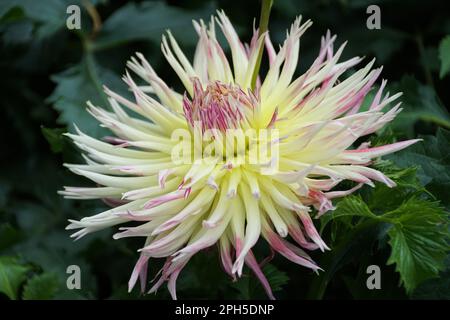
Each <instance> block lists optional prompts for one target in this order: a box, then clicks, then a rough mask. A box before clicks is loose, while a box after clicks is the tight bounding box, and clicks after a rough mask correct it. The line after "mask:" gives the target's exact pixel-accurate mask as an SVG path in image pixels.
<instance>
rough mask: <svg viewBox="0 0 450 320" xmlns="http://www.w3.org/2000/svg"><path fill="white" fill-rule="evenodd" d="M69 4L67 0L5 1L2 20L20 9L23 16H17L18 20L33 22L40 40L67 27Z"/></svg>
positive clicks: (1, 8) (0, 10) (2, 6)
mask: <svg viewBox="0 0 450 320" xmlns="http://www.w3.org/2000/svg"><path fill="white" fill-rule="evenodd" d="M72 2H73V1H72ZM69 4H70V1H65V0H64V1H61V0H41V1H35V0H22V1H15V0H3V1H2V4H1V5H0V18H1V17H2V16H3V15H5V14H7V13H9V12H10V11H11V10H13V9H19V10H20V12H21V15H19V16H17V15H16V18H18V17H21V18H22V19H27V20H29V21H32V22H33V23H34V24H35V27H36V30H35V34H36V35H37V36H38V37H40V38H42V37H47V36H49V35H51V34H53V33H55V32H56V31H58V30H59V29H61V28H62V27H63V26H65V22H66V19H67V14H66V8H67V6H68V5H69Z"/></svg>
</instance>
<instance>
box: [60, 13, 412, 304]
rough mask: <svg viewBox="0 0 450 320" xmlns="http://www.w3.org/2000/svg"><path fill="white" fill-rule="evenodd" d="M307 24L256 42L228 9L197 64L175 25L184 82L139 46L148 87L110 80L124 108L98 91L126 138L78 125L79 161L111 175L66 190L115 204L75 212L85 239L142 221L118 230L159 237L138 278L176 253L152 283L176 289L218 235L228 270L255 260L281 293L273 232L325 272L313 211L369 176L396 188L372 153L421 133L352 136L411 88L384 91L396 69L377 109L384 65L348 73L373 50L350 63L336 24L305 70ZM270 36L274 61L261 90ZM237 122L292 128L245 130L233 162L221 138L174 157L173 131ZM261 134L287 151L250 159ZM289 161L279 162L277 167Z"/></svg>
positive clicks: (171, 53)
mask: <svg viewBox="0 0 450 320" xmlns="http://www.w3.org/2000/svg"><path fill="white" fill-rule="evenodd" d="M300 22H301V18H298V19H297V20H295V22H294V23H293V24H292V26H291V28H290V31H289V32H288V34H287V38H286V40H285V41H284V43H283V45H282V46H281V47H280V49H279V50H278V51H276V50H275V49H274V47H273V45H272V43H271V41H270V38H269V36H268V34H262V35H261V36H259V35H258V31H257V30H254V35H253V37H252V39H251V41H250V43H249V44H243V43H242V42H241V41H240V40H239V38H238V35H237V33H236V31H235V30H234V28H233V26H232V25H231V23H230V21H229V19H228V18H227V17H226V15H225V14H224V13H223V12H219V13H218V16H217V17H213V18H212V19H211V22H210V24H209V26H206V25H205V24H204V23H203V22H202V21H200V23H197V22H194V26H195V29H196V31H197V33H198V36H199V41H198V45H197V49H196V52H195V56H194V60H193V63H191V62H190V61H189V59H188V58H187V57H186V56H185V55H184V54H183V52H182V50H181V49H180V47H179V46H178V44H177V42H176V41H175V39H174V38H173V36H172V35H171V34H170V32H169V33H168V34H167V36H164V37H163V39H162V52H163V54H164V56H165V57H166V59H167V61H168V63H169V64H170V66H171V67H172V68H173V69H174V71H175V72H176V74H177V75H178V77H179V78H180V80H181V82H182V83H183V85H184V87H185V92H184V94H180V93H177V92H175V91H174V90H172V89H171V88H170V87H169V86H168V85H167V84H166V83H164V81H163V80H162V79H161V78H160V77H159V76H158V75H157V74H156V73H155V71H154V70H153V69H152V67H151V66H150V64H149V63H148V62H147V61H146V60H145V58H144V57H143V56H142V55H141V54H137V56H136V57H133V58H131V60H130V61H129V62H128V64H127V66H128V68H129V69H130V70H132V71H133V72H134V73H136V74H137V75H138V76H139V77H140V78H142V79H143V81H145V82H146V83H147V85H144V86H141V85H138V84H137V83H136V82H135V81H134V80H133V79H132V77H131V76H130V75H129V74H128V72H127V73H126V75H125V76H124V81H125V82H126V84H127V85H128V86H129V88H130V90H131V92H132V94H133V95H134V99H133V101H131V100H128V99H126V98H124V97H122V96H120V95H118V94H117V93H114V92H112V91H111V90H109V89H108V88H105V92H106V94H107V96H108V97H109V102H110V104H111V109H110V111H106V110H104V109H101V108H99V107H97V106H94V105H92V104H91V103H88V111H89V112H90V113H91V114H92V115H93V116H94V117H95V118H96V119H98V121H99V122H100V123H101V124H102V125H103V126H105V127H106V128H108V129H110V130H111V131H112V133H113V134H114V136H110V137H105V138H104V139H103V141H100V140H97V139H95V138H92V137H90V136H88V135H86V134H84V133H82V132H81V131H79V130H77V134H67V135H68V136H69V137H70V138H71V139H73V141H74V143H75V144H76V145H77V146H78V147H79V148H80V149H81V150H82V151H84V152H85V159H86V164H82V165H76V164H66V166H67V167H68V168H69V169H70V170H71V171H73V172H74V173H76V174H79V175H82V176H84V177H86V178H88V179H90V180H92V181H94V182H95V183H96V184H97V185H98V186H97V187H92V188H79V187H65V190H64V191H61V194H63V195H64V196H66V197H67V198H75V199H98V198H100V199H103V200H104V201H105V202H106V203H107V204H109V205H111V206H112V207H113V208H112V209H110V210H107V211H105V212H102V213H99V214H97V215H94V216H91V217H86V218H83V219H81V220H80V221H73V220H70V222H71V223H70V224H69V225H68V227H67V229H80V230H78V231H77V232H75V233H74V234H73V235H72V237H75V238H77V239H78V238H80V237H83V236H84V235H86V234H88V233H91V232H94V231H97V230H101V229H104V228H108V227H111V226H115V225H119V224H126V223H129V222H131V223H132V224H129V225H128V226H126V227H121V228H119V230H120V232H119V233H116V234H115V235H114V239H120V238H123V237H144V238H145V243H144V245H143V247H142V248H141V249H140V250H139V252H140V257H139V259H138V260H137V263H136V266H135V268H134V270H133V272H132V275H131V279H130V281H129V290H131V289H132V288H133V286H134V285H135V283H136V282H137V280H138V279H140V281H141V286H142V288H143V289H144V287H145V283H146V274H147V263H148V261H149V259H150V258H165V259H166V262H165V264H164V266H163V267H162V270H161V272H160V274H159V275H160V278H159V280H157V281H156V283H154V285H153V287H152V288H151V289H150V292H155V291H156V290H157V289H158V288H159V287H160V286H161V284H163V283H164V282H165V281H167V282H168V288H169V291H170V293H171V295H172V297H173V298H176V293H175V283H176V279H177V277H178V275H179V273H180V271H181V270H182V269H183V267H184V266H185V265H186V264H187V263H188V261H189V259H190V258H191V257H192V256H193V255H194V254H196V253H197V252H199V251H200V250H202V249H205V248H207V247H210V246H212V245H214V244H216V243H217V244H218V247H219V250H220V258H221V262H222V265H223V268H224V270H225V271H226V273H228V274H229V275H230V276H231V277H232V278H233V279H235V277H236V276H240V275H241V274H242V269H243V266H244V264H246V265H247V266H248V267H249V268H250V269H251V270H252V271H253V272H254V273H255V274H256V276H257V277H258V279H259V280H260V281H261V283H262V285H263V286H264V288H265V290H266V292H267V294H268V295H269V297H270V298H273V295H272V292H271V289H270V286H269V284H268V281H267V279H266V278H265V276H264V274H263V272H262V271H261V268H260V266H259V264H258V262H257V260H256V258H255V256H254V254H253V252H252V248H253V246H254V245H255V244H256V243H257V241H258V240H259V238H260V237H262V238H264V240H265V241H267V243H268V244H269V246H270V248H271V249H272V250H273V251H275V252H278V253H279V254H281V255H282V256H284V257H285V258H287V259H289V260H291V261H292V262H294V263H297V264H299V265H302V266H304V267H306V268H310V269H312V270H313V271H317V270H319V269H320V268H319V266H317V265H316V264H315V263H314V261H313V260H312V259H311V258H310V256H309V255H308V254H307V253H306V252H305V251H304V250H315V249H320V250H322V251H324V250H327V249H328V247H327V245H326V244H325V243H324V241H323V240H322V239H321V237H320V235H319V233H318V232H317V230H316V228H315V226H314V224H313V221H312V218H311V216H312V215H313V212H315V213H316V217H320V216H321V215H322V214H324V213H326V212H327V211H329V210H332V209H333V205H332V201H331V200H332V199H333V198H336V197H342V196H346V195H348V194H350V193H352V192H354V191H355V190H357V189H358V188H360V187H361V186H362V185H364V184H368V185H370V186H373V181H379V182H382V183H385V184H386V185H388V186H389V187H394V186H395V183H394V182H393V181H391V180H390V179H389V178H387V177H386V176H385V175H383V173H381V172H379V171H377V170H374V169H372V168H370V164H371V162H372V159H374V158H377V157H379V156H382V155H385V154H388V153H391V152H394V151H398V150H400V149H403V148H405V147H407V146H409V145H411V144H413V143H414V142H416V141H417V140H409V141H403V142H398V143H394V144H390V145H385V146H379V147H373V148H371V147H370V145H369V144H368V143H363V144H362V145H361V146H359V147H357V148H352V145H353V144H354V143H355V141H356V140H357V139H358V138H360V137H362V136H366V135H368V134H371V133H373V132H375V131H376V130H378V129H380V128H381V127H383V126H384V125H385V124H386V123H388V122H390V121H391V120H392V119H394V117H395V116H396V115H397V114H398V113H399V112H400V111H401V109H400V107H399V105H400V104H397V105H396V106H394V107H393V108H391V109H389V110H386V109H387V107H388V105H389V103H390V102H392V101H393V100H395V99H397V98H398V97H399V96H400V94H395V95H393V96H389V94H386V95H384V96H383V88H384V87H385V85H386V81H382V83H381V86H380V88H379V89H378V91H377V92H376V94H375V96H374V98H373V101H372V102H371V104H370V106H369V107H368V108H367V110H360V107H361V104H362V102H363V100H364V98H365V96H366V95H367V93H368V92H369V91H370V90H371V88H372V86H373V85H374V83H375V81H376V80H377V78H378V76H379V75H380V72H381V68H379V69H374V70H371V69H372V66H373V64H374V62H373V61H371V62H369V63H368V64H367V65H366V66H365V67H363V68H361V69H359V70H358V71H356V72H354V73H353V74H352V75H350V76H348V77H347V78H344V77H343V74H344V72H345V71H346V70H348V69H349V68H352V67H354V66H356V65H357V64H358V63H359V62H361V60H362V59H361V58H359V57H355V58H352V59H349V60H346V61H343V62H339V58H340V56H341V54H342V51H343V49H344V46H345V44H343V45H342V46H340V47H339V49H338V50H337V51H334V50H333V43H334V41H335V39H336V37H335V36H331V35H330V33H327V35H326V36H325V37H323V38H322V43H321V49H320V51H319V53H318V56H317V58H316V59H315V61H314V62H313V64H312V65H311V66H310V68H309V69H308V70H307V71H306V72H305V73H304V74H302V75H301V76H299V77H298V78H295V77H294V72H295V69H296V66H297V62H298V51H299V45H300V37H301V35H302V34H303V33H304V32H305V31H306V29H308V28H309V27H310V26H311V21H306V22H305V23H303V24H301V23H300ZM215 24H217V25H218V26H219V29H220V30H221V32H222V33H223V34H224V36H225V38H226V40H227V42H228V44H229V46H230V49H231V50H230V51H231V62H230V61H229V59H228V58H227V56H226V54H225V53H224V51H223V49H222V47H221V45H220V44H219V42H218V40H217V38H216V28H215ZM263 45H265V48H266V50H267V55H268V60H269V64H270V66H269V69H268V72H267V74H266V75H265V77H259V78H258V80H257V82H256V86H255V88H254V89H252V88H251V82H252V77H253V73H254V70H255V65H256V64H257V63H256V62H257V56H258V51H259V48H260V47H261V46H263ZM124 107H125V108H126V109H127V110H128V111H130V113H127V112H126V111H125V110H124ZM230 129H233V130H237V129H241V130H248V129H253V130H254V131H255V132H256V133H259V132H263V131H264V130H266V131H267V130H269V131H274V130H276V131H277V132H278V136H277V138H273V139H265V141H263V140H264V139H262V138H260V136H258V135H254V136H252V137H251V138H250V139H248V141H247V140H246V139H247V138H244V140H246V142H245V143H244V144H243V145H242V144H241V146H240V147H239V146H238V147H236V148H232V149H231V150H232V152H231V154H232V156H231V157H227V159H226V160H224V155H223V153H222V152H220V148H218V149H215V150H216V151H215V152H210V153H206V154H205V153H202V157H201V158H200V159H196V161H193V162H192V163H185V162H183V163H177V162H176V161H174V159H173V150H174V149H175V148H176V146H177V145H178V143H179V141H178V140H177V139H173V137H172V135H173V132H175V131H177V130H183V131H184V132H187V133H189V134H191V136H190V137H191V139H192V141H194V140H195V138H196V137H198V136H199V135H200V136H202V135H206V133H208V132H209V137H210V139H209V140H208V141H209V142H210V141H213V142H224V141H225V142H227V141H228V142H229V137H228V135H227V133H228V131H229V130H230ZM203 138H204V137H203ZM206 140H207V139H206ZM206 140H205V139H203V140H198V139H197V140H195V141H194V143H193V144H192V149H193V150H194V149H195V150H196V151H198V150H200V151H204V150H205V149H206V148H207V146H208V143H207V142H206ZM189 141H191V140H189ZM225 144H226V143H225ZM229 145H231V143H230V144H229ZM258 146H259V147H261V148H265V149H268V146H269V147H270V148H272V149H271V150H272V151H273V150H275V149H273V147H274V146H275V147H276V152H272V153H270V154H269V156H268V158H265V159H264V160H261V159H260V161H253V162H251V163H250V162H248V161H243V158H245V157H246V155H248V153H250V152H251V151H252V149H254V148H256V147H258ZM188 149H189V150H191V148H188ZM224 149H226V150H228V151H229V148H228V149H227V147H225V148H224ZM199 160H200V161H199ZM206 160H208V161H206ZM275 163H276V169H275V170H264V169H267V168H268V167H271V168H272V167H273V164H275ZM343 180H350V181H353V182H354V187H353V188H351V189H349V190H342V188H339V187H338V184H339V183H340V182H341V181H343ZM313 208H314V210H313ZM133 222H134V224H133ZM293 242H295V243H296V244H293Z"/></svg>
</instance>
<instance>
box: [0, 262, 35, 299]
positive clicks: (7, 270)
mask: <svg viewBox="0 0 450 320" xmlns="http://www.w3.org/2000/svg"><path fill="white" fill-rule="evenodd" d="M29 270H30V268H29V267H28V266H26V265H22V264H20V263H19V262H18V260H17V259H16V258H14V257H6V256H5V257H0V292H3V293H4V294H6V295H7V296H8V297H9V298H10V299H12V300H15V299H17V294H18V290H19V287H20V285H21V284H22V282H23V281H24V280H25V278H26V274H27V272H28V271H29Z"/></svg>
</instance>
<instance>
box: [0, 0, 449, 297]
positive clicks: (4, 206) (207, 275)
mask: <svg viewBox="0 0 450 320" xmlns="http://www.w3.org/2000/svg"><path fill="white" fill-rule="evenodd" d="M82 3H83V2H82V1H78V0H76V1H69V0H40V1H36V0H21V1H18V0H3V1H0V70H1V72H2V77H1V78H0V93H1V97H2V100H1V108H2V117H1V119H0V128H1V130H2V141H3V148H2V156H1V157H0V163H1V169H0V299H168V298H169V297H170V296H169V294H168V292H167V290H166V288H165V287H162V288H161V289H160V291H159V292H158V294H157V295H142V294H140V291H139V290H138V289H137V288H135V290H134V291H133V292H131V293H128V292H127V282H128V278H129V276H130V273H131V271H132V268H133V266H134V263H135V262H136V260H137V258H138V254H137V252H136V250H137V249H139V248H140V247H141V246H142V245H143V244H142V243H141V241H140V240H139V239H138V240H136V239H122V240H120V241H114V240H113V239H112V237H111V235H112V233H113V232H114V230H106V231H102V232H99V233H96V234H92V235H89V236H87V237H85V238H83V239H81V240H79V241H78V242H75V243H74V242H73V241H72V239H70V238H69V232H68V231H66V230H64V228H65V226H66V224H67V219H80V218H81V217H83V216H87V215H91V214H93V213H97V212H100V211H102V210H104V209H105V206H104V205H103V204H102V203H101V202H100V201H86V202H81V201H70V200H63V199H62V198H61V197H60V196H58V195H57V194H56V192H57V190H59V189H61V188H62V186H64V185H88V184H89V183H88V182H87V181H85V180H83V179H81V178H79V177H76V176H75V175H72V174H70V173H69V172H67V171H66V169H64V168H63V166H62V163H63V162H71V163H77V162H80V161H81V159H80V155H79V153H78V151H77V150H76V149H75V148H74V146H73V144H71V143H70V141H69V140H68V139H66V138H65V137H64V136H62V133H63V132H66V131H67V130H69V131H73V130H74V123H76V124H77V125H78V127H79V128H80V129H81V130H83V131H85V132H86V133H89V134H92V135H94V136H97V137H99V136H102V135H103V134H104V133H105V130H104V129H103V128H101V127H100V126H99V125H98V123H97V122H96V121H95V120H94V119H93V118H92V117H91V116H90V115H89V114H88V113H87V112H86V110H85V107H86V101H87V100H90V101H91V102H92V103H93V104H96V105H99V106H102V107H106V106H107V103H106V97H105V95H104V93H103V89H102V87H103V85H107V86H108V87H110V88H111V89H113V90H115V91H118V92H120V93H121V94H124V95H127V94H128V92H127V88H126V86H125V84H124V83H123V82H122V81H121V79H120V78H121V75H122V74H123V73H124V71H125V64H126V61H127V60H128V59H129V57H130V56H131V55H133V54H134V53H135V52H137V51H139V52H142V53H143V54H144V55H145V56H146V57H147V58H148V60H149V61H150V62H151V63H152V66H153V67H154V68H155V70H156V72H158V74H159V75H160V76H161V77H162V78H163V79H164V80H167V83H168V84H169V85H170V86H172V87H174V88H176V89H180V90H181V88H182V86H181V83H180V81H179V79H177V77H176V74H175V73H174V72H173V71H172V70H171V68H170V67H169V66H168V64H167V63H166V62H165V60H164V58H163V55H162V53H161V51H160V44H159V42H160V39H161V36H162V34H163V33H164V32H165V30H166V29H171V31H172V33H173V34H174V36H175V37H176V38H177V39H178V40H179V42H180V44H181V45H182V47H183V50H185V51H186V53H187V56H188V57H191V56H192V54H193V52H194V49H195V44H196V39H197V38H196V36H195V32H194V29H193V28H192V24H191V20H192V19H199V18H203V19H205V20H208V19H209V15H210V14H212V13H214V11H215V9H219V8H220V9H224V10H225V12H226V13H227V14H228V15H229V16H230V19H231V21H232V22H233V24H235V26H236V28H237V30H238V33H239V34H240V35H241V36H242V37H243V38H244V39H248V40H249V38H250V35H251V32H252V29H251V28H252V22H253V19H254V18H255V17H257V16H258V14H259V4H260V3H259V1H256V0H252V1H224V0H218V1H209V0H205V1H203V0H196V1H168V0H167V1H164V0H160V1H128V2H127V1H111V0H109V1H108V0H95V1H93V0H91V1H90V3H92V5H93V6H95V8H96V11H97V12H98V14H99V16H100V18H101V20H102V23H101V27H100V28H99V29H95V30H94V28H93V25H94V24H93V21H92V18H91V16H90V15H89V13H88V11H87V10H86V8H85V7H84V6H83V4H82ZM70 4H77V5H80V7H81V15H82V21H81V23H82V29H81V30H75V31H69V30H67V29H66V27H65V24H66V18H67V14H66V8H67V6H68V5H70ZM370 4H378V5H379V6H380V8H381V13H382V15H381V25H382V29H381V30H368V29H367V28H366V19H367V14H366V8H367V6H368V5H370ZM299 14H302V15H303V16H304V18H306V19H309V18H310V19H312V20H313V21H314V25H313V26H312V28H310V30H308V32H306V34H305V35H304V37H303V38H302V43H301V51H300V65H299V68H298V72H297V74H300V72H302V71H304V70H306V68H307V67H308V66H309V65H310V63H311V62H312V61H313V59H314V58H315V56H316V55H317V53H318V49H319V46H320V36H322V35H323V34H325V32H326V30H327V29H330V30H331V32H332V33H336V34H337V35H338V41H337V42H338V43H337V44H341V43H342V42H344V41H345V40H348V41H349V43H348V44H347V47H346V50H345V51H344V58H349V57H352V56H355V55H359V56H366V57H367V58H366V59H365V61H364V62H363V63H367V62H368V61H370V60H371V59H372V58H373V57H375V58H377V61H376V63H375V64H376V65H381V64H383V65H384V70H383V75H382V76H383V78H386V79H389V82H388V90H389V91H390V92H391V94H393V93H395V92H397V91H403V97H402V98H401V99H402V101H403V105H402V107H403V108H404V110H403V112H402V113H401V114H400V116H399V117H398V118H397V119H396V120H395V121H394V122H393V123H392V124H391V125H389V126H388V127H387V128H385V129H383V130H382V131H381V132H379V133H377V134H373V135H371V136H370V137H368V139H370V141H371V142H372V145H373V146H376V145H381V144H386V143H392V142H395V141H400V140H404V139H406V138H412V137H418V136H420V137H422V138H423V141H422V142H420V143H417V144H415V145H413V146H411V147H409V148H408V149H406V150H403V151H401V152H399V153H397V154H394V155H390V156H387V157H384V158H383V160H377V161H375V163H374V164H373V166H374V167H376V168H377V169H379V170H381V171H383V172H384V173H385V174H386V175H388V176H389V177H390V178H391V179H392V180H394V181H395V182H396V183H397V187H396V188H395V189H391V188H388V187H386V186H384V185H381V184H376V187H375V188H370V187H368V186H365V187H363V188H361V189H360V190H359V191H358V192H357V193H356V194H354V195H352V196H349V197H347V198H345V199H342V200H340V201H339V200H337V201H336V202H335V204H336V205H337V209H336V210H335V211H333V212H330V213H327V214H326V215H325V216H323V217H322V219H321V220H320V221H317V226H318V227H320V230H321V233H322V235H323V237H324V239H325V241H326V242H327V244H329V246H330V247H331V249H332V250H331V251H327V252H325V253H320V252H312V253H311V256H312V258H313V259H314V260H316V261H317V262H318V264H319V265H320V267H321V268H322V269H323V270H324V271H323V272H319V275H315V274H314V273H312V272H310V271H309V270H306V269H305V268H302V267H299V266H298V265H295V264H293V263H291V262H289V261H287V260H286V259H284V258H282V257H280V256H276V257H275V258H274V259H273V260H272V261H271V262H270V263H269V264H265V265H264V266H263V271H264V273H265V275H266V277H267V279H268V281H269V283H270V284H271V286H272V290H273V291H274V294H275V296H276V297H277V298H280V299H286V298H290V299H302V298H312V299H320V298H328V299H352V298H353V299H406V298H413V299H434V298H438V299H449V298H450V258H449V256H448V243H449V242H448V241H449V239H448V230H449V229H448V227H449V226H448V210H449V208H450V202H449V199H450V192H449V190H450V132H449V131H448V130H447V129H449V128H450V115H449V113H448V105H449V104H450V91H449V90H448V88H449V86H450V77H449V73H450V19H449V17H448V10H446V8H445V1H433V0H431V1H427V2H423V1H412V2H408V5H405V2H404V1H400V0H396V1H361V0H358V1H350V0H347V1H306V0H301V1H298V0H275V1H274V6H273V11H272V15H271V19H270V24H269V30H270V35H271V38H272V40H273V41H274V42H275V43H280V42H281V41H283V40H284V37H285V31H286V29H287V28H289V25H290V23H291V21H293V19H294V18H295V16H297V15H299ZM424 16H425V17H430V18H429V19H423V17H424ZM218 37H219V39H222V38H221V36H220V35H219V36H218ZM222 40H223V39H222ZM266 60H267V58H266V57H264V58H263V67H262V72H265V71H266V67H264V64H266V62H267V61H266ZM373 97H374V92H373V91H372V92H370V93H369V95H368V98H367V100H366V101H365V102H364V105H363V109H364V108H367V107H368V105H370V102H371V99H373ZM254 252H255V255H256V257H257V259H258V261H262V260H263V259H264V258H265V257H267V256H268V255H270V253H269V252H268V249H267V246H266V243H265V242H264V241H263V240H261V241H260V243H258V245H257V247H256V248H255V250H254ZM219 263H220V262H219V257H218V254H217V251H216V248H215V247H213V248H211V249H210V250H206V251H204V252H201V253H200V254H198V255H197V256H195V257H194V258H193V259H192V261H191V262H190V263H189V264H188V265H187V267H186V268H185V270H183V272H182V273H181V275H180V277H179V281H178V284H177V289H178V296H179V297H180V298H192V299H205V298H218V299H222V298H231V299H256V298H261V299H264V298H266V295H265V293H264V290H263V288H262V286H261V285H260V283H259V282H258V281H257V279H256V277H255V276H254V275H253V273H252V272H251V271H250V270H249V269H248V268H244V274H243V276H242V278H241V279H239V280H237V281H236V282H233V281H232V279H230V278H229V277H228V276H227V275H226V274H225V272H223V270H222V269H221V267H220V264H219ZM374 264H375V265H378V266H380V268H381V272H382V275H381V276H382V279H381V284H382V289H381V290H368V289H367V287H366V279H367V277H368V275H367V273H366V269H367V266H369V265H374ZM70 265H78V266H80V268H81V271H82V273H81V290H68V289H67V287H66V280H67V277H68V276H69V275H68V274H67V273H66V271H67V267H68V266H70ZM161 266H162V261H160V260H158V259H155V260H152V261H151V262H150V265H149V279H152V278H153V276H154V275H155V274H156V273H157V271H158V270H159V269H160V268H161Z"/></svg>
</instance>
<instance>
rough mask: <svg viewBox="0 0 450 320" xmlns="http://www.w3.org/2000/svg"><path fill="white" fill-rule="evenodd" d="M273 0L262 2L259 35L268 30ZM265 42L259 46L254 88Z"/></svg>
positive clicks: (253, 77)
mask: <svg viewBox="0 0 450 320" xmlns="http://www.w3.org/2000/svg"><path fill="white" fill-rule="evenodd" d="M272 4H273V0H262V4H261V15H260V17H259V27H258V30H259V32H258V35H259V36H261V35H262V34H263V33H264V32H266V31H267V28H268V26H269V16H270V10H271V9H272ZM263 48H264V42H263V43H262V44H261V46H260V47H259V52H258V58H257V60H256V64H255V69H254V70H253V76H252V84H251V88H252V90H253V89H255V86H256V79H257V78H258V73H259V68H260V67H261V60H262V55H263Z"/></svg>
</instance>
